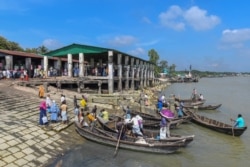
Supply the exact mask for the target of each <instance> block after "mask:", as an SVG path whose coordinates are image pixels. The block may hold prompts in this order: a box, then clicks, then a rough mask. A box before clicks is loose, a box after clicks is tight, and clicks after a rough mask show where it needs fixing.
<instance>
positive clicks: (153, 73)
mask: <svg viewBox="0 0 250 167" xmlns="http://www.w3.org/2000/svg"><path fill="white" fill-rule="evenodd" d="M152 84H153V86H154V85H155V66H154V65H152Z"/></svg>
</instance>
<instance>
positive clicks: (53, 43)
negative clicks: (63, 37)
mask: <svg viewBox="0 0 250 167" xmlns="http://www.w3.org/2000/svg"><path fill="white" fill-rule="evenodd" d="M42 45H44V46H45V47H47V48H48V49H49V50H53V49H57V48H59V47H61V46H62V44H60V42H59V41H57V40H55V39H45V40H44V41H43V42H42Z"/></svg>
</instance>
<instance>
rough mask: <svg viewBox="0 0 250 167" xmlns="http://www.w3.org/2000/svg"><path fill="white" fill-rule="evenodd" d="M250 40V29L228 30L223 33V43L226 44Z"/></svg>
mask: <svg viewBox="0 0 250 167" xmlns="http://www.w3.org/2000/svg"><path fill="white" fill-rule="evenodd" d="M248 40H250V28H245V29H234V30H229V29H226V30H224V31H223V32H222V41H223V42H226V43H239V42H245V41H248Z"/></svg>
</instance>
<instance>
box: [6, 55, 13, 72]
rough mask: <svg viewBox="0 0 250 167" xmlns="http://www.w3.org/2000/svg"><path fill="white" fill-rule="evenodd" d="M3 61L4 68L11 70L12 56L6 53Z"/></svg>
mask: <svg viewBox="0 0 250 167" xmlns="http://www.w3.org/2000/svg"><path fill="white" fill-rule="evenodd" d="M5 62H6V70H13V56H11V55H6V56H5Z"/></svg>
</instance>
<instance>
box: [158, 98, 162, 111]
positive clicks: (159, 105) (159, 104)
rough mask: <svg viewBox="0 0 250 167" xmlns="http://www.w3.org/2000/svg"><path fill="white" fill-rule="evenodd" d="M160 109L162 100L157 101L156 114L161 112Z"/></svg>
mask: <svg viewBox="0 0 250 167" xmlns="http://www.w3.org/2000/svg"><path fill="white" fill-rule="evenodd" d="M162 108H163V103H162V100H160V99H159V100H158V102H157V110H158V112H161V110H162Z"/></svg>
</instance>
